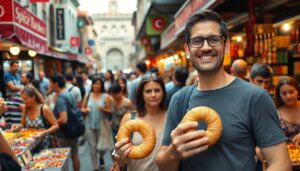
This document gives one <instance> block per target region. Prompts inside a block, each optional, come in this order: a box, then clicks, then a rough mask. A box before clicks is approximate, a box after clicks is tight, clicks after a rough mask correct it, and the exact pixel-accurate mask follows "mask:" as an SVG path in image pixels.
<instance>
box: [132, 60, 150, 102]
mask: <svg viewBox="0 0 300 171" xmlns="http://www.w3.org/2000/svg"><path fill="white" fill-rule="evenodd" d="M146 71H147V65H146V63H144V62H139V63H137V64H136V74H137V75H138V77H137V78H136V79H134V80H133V81H132V82H131V83H130V87H129V95H128V98H129V99H130V100H131V102H132V103H133V104H135V98H136V90H137V87H138V85H139V83H140V81H141V79H142V76H143V75H144V74H145V73H146Z"/></svg>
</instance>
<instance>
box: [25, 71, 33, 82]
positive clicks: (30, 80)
mask: <svg viewBox="0 0 300 171" xmlns="http://www.w3.org/2000/svg"><path fill="white" fill-rule="evenodd" d="M26 78H27V79H28V80H29V82H32V80H33V75H32V73H31V72H26Z"/></svg>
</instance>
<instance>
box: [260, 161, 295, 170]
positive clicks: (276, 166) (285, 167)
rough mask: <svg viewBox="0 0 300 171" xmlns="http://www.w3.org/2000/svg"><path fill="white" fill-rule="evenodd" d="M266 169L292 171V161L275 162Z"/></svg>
mask: <svg viewBox="0 0 300 171" xmlns="http://www.w3.org/2000/svg"><path fill="white" fill-rule="evenodd" d="M266 171H292V168H291V165H290V163H289V162H288V163H285V164H280V163H273V164H270V165H269V166H268V167H267V170H266Z"/></svg>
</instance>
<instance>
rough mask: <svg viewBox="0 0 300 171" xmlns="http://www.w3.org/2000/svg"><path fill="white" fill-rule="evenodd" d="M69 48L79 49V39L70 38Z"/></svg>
mask: <svg viewBox="0 0 300 171" xmlns="http://www.w3.org/2000/svg"><path fill="white" fill-rule="evenodd" d="M70 42H71V47H79V46H80V37H78V36H77V37H71V41H70Z"/></svg>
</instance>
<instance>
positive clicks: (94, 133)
mask: <svg viewBox="0 0 300 171" xmlns="http://www.w3.org/2000/svg"><path fill="white" fill-rule="evenodd" d="M81 111H82V112H83V113H85V115H86V117H85V127H86V131H85V136H86V138H87V140H88V144H89V146H90V150H91V160H92V163H93V168H94V170H99V164H98V160H97V154H98V153H99V155H100V158H99V160H100V167H101V168H104V164H105V163H104V158H103V157H104V153H105V151H100V152H98V151H97V145H98V141H99V138H104V139H105V138H112V137H99V136H100V131H101V130H100V129H101V128H103V127H101V126H103V125H101V124H102V123H103V122H101V120H107V119H108V118H107V117H106V116H107V115H110V114H111V98H110V97H109V95H108V94H106V93H105V89H104V82H103V80H102V79H101V78H100V77H98V76H95V77H94V78H93V79H92V87H91V92H89V93H87V95H85V96H84V99H83V102H82V107H81ZM103 129H104V128H103ZM108 150H109V149H108Z"/></svg>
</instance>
